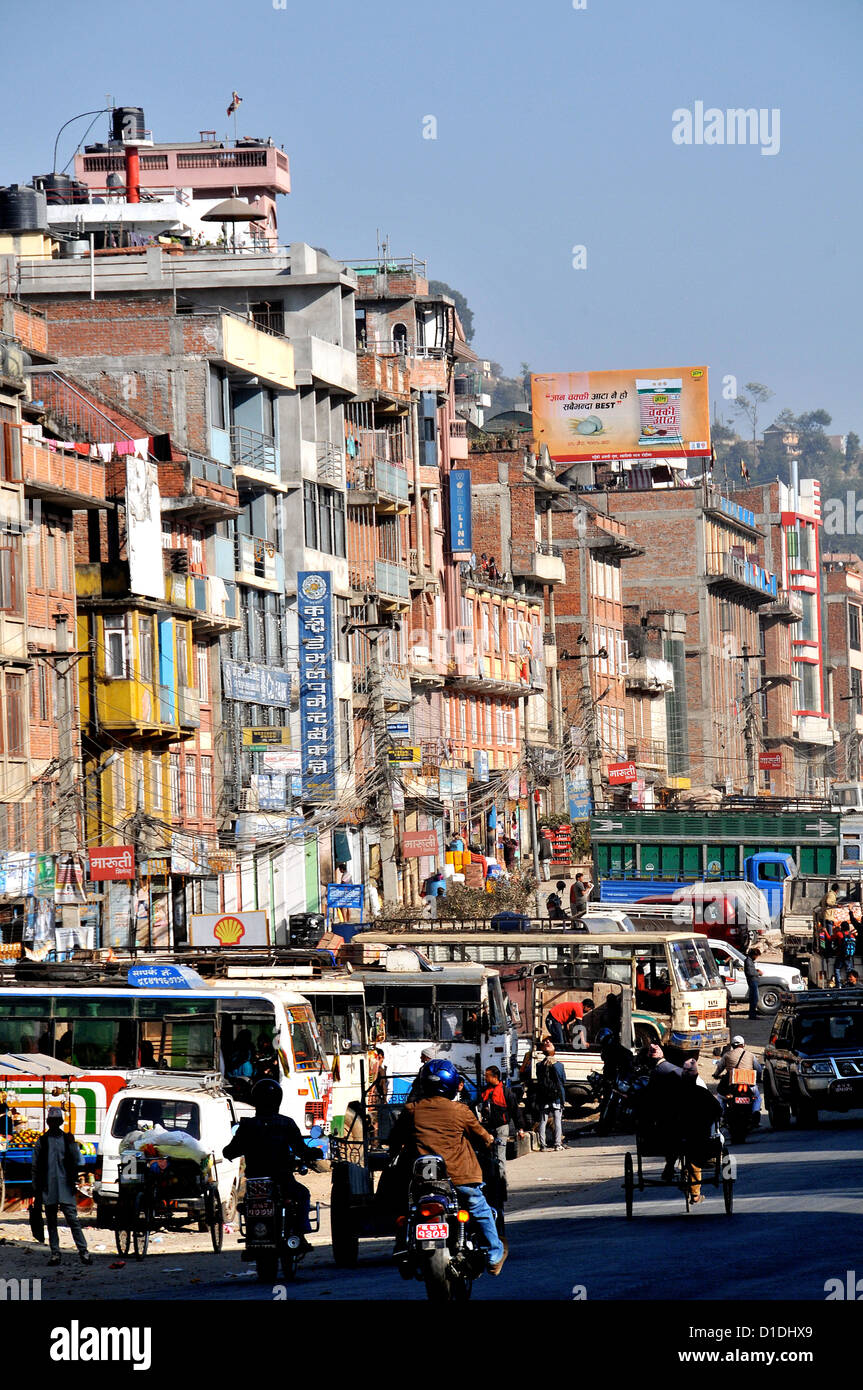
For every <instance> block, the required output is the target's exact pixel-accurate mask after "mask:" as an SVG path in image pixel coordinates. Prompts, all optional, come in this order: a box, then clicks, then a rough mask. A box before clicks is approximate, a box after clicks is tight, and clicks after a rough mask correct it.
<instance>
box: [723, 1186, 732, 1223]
mask: <svg viewBox="0 0 863 1390" xmlns="http://www.w3.org/2000/svg"><path fill="white" fill-rule="evenodd" d="M722 1195H723V1197H724V1198H725V1215H726V1216H732V1215H733V1213H734V1179H733V1178H723V1179H722Z"/></svg>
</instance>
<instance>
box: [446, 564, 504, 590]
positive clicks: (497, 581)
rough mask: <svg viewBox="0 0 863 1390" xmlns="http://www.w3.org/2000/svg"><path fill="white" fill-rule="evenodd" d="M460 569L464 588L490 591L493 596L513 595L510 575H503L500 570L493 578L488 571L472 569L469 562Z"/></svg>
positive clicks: (496, 571) (461, 565)
mask: <svg viewBox="0 0 863 1390" xmlns="http://www.w3.org/2000/svg"><path fill="white" fill-rule="evenodd" d="M459 569H460V571H461V582H462V586H463V587H465V588H467V587H468V586H470V587H476V588H478V589H488V590H489V591H490V592H491V593H493V594H511V593H512V589H513V585H512V579H511V578H510V576H509V575H508V574H501V573H500V571H499V570H495V571H494V576H493V577H492V575H490V574H489V573H488V571H487V570H482V569H471V567H470V565H469V564H468V563H467V561H463V562H462V563H461V564H460V566H459Z"/></svg>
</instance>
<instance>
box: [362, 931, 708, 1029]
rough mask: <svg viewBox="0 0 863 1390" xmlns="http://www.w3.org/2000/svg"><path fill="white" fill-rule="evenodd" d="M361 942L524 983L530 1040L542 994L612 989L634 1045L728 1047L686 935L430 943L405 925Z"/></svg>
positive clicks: (442, 935)
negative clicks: (626, 995) (621, 1002)
mask: <svg viewBox="0 0 863 1390" xmlns="http://www.w3.org/2000/svg"><path fill="white" fill-rule="evenodd" d="M364 941H365V942H366V943H369V944H371V943H375V944H378V943H380V944H381V945H382V946H394V945H398V946H405V947H414V948H415V949H418V950H422V951H423V952H424V953H425V955H426V956H427V957H428V958H429V960H430V961H432V962H434V963H437V964H441V965H443V964H450V965H454V964H456V963H458V962H468V961H473V962H475V963H477V964H481V965H485V966H488V967H493V968H494V969H495V971H500V972H501V973H502V974H503V975H504V983H505V984H506V983H507V980H506V978H505V977H506V976H507V975H518V974H520V975H521V976H522V977H523V979H528V980H530V979H532V980H533V984H534V996H535V997H534V1001H533V1008H532V1009H531V1008H530V1007H528V1010H527V1013H528V1033H529V1035H530V1036H533V1037H535V1036H537V1035H538V1034H539V1033H541V1031H542V1025H543V1022H544V1017H545V1013H544V1008H545V1003H546V1002H547V1000H546V996H548V995H549V992H550V991H553V993H554V997H555V1000H556V1001H561V1002H562V1001H563V999H564V997H567V998H572V999H579V998H586V997H591V998H593V999H594V1002H595V1003H598V1002H599V1000H600V998H604V997H607V995H608V993H609V987H616V990H617V992H620V991H621V989H628V990H629V992H630V999H631V1006H632V1019H633V1024H634V1040H635V1042H636V1044H639V1045H641V1044H643V1043H647V1042H660V1041H661V1042H668V1043H670V1044H672V1045H673V1046H675V1047H677V1048H678V1049H679V1050H680V1051H683V1052H690V1053H691V1052H696V1051H698V1049H699V1048H701V1047H706V1046H708V1045H709V1046H711V1047H714V1046H716V1045H717V1044H720V1043H724V1042H727V1041H728V1029H727V1025H726V1009H727V994H726V990H725V987H724V986H723V984H722V979H721V976H720V973H719V969H718V967H717V965H716V962H715V961H714V959H713V954H712V952H711V950H710V947H709V945H708V944H707V938H706V937H704V936H700V935H696V934H694V933H692V932H673V931H631V932H629V931H627V932H615V933H613V934H612V933H609V932H573V931H559V932H555V931H548V930H545V929H544V930H543V931H541V932H530V931H528V932H511V931H507V932H495V931H488V930H482V929H479V930H477V929H476V928H471V927H468V928H466V929H461V930H460V929H459V928H458V927H455V926H450V927H448V928H447V929H446V930H443V931H439V932H435V933H434V934H433V935H430V934H429V932H428V931H426V930H420V931H415V930H413V929H412V927H411V926H409V925H408V926H406V927H405V928H404V929H401V930H396V931H389V932H382V931H379V930H378V929H377V928H374V927H371V928H368V929H366V930H364V931H362V932H359V933H357V934H356V935H355V936H354V938H353V944H355V945H356V944H362V943H363V942H364ZM463 968H466V967H463ZM426 978H428V977H426ZM498 985H500V980H499V978H498ZM367 994H368V991H367ZM520 1011H521V1013H522V1015H524V1014H525V1012H526V1011H525V1009H524V1008H523V1007H522V1008H521V1009H520Z"/></svg>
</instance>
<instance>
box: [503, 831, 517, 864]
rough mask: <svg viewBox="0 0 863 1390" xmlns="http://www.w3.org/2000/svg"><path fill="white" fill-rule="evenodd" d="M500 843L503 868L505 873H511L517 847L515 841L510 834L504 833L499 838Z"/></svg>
mask: <svg viewBox="0 0 863 1390" xmlns="http://www.w3.org/2000/svg"><path fill="white" fill-rule="evenodd" d="M501 845H502V847H503V864H504V868H505V869H506V871H507V873H512V871H513V869H514V868H515V851H516V848H517V846H516V842H515V840H514V839H513V838H512V836H511V835H504V837H503V839H502V840H501Z"/></svg>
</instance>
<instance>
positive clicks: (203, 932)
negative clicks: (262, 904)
mask: <svg viewBox="0 0 863 1390" xmlns="http://www.w3.org/2000/svg"><path fill="white" fill-rule="evenodd" d="M269 944H270V933H269V930H268V928H267V914H266V912H203V913H193V914H192V916H191V917H190V918H189V945H190V946H240V945H242V946H269Z"/></svg>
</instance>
